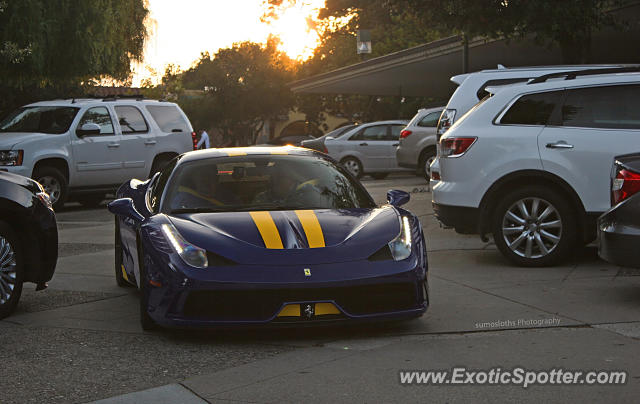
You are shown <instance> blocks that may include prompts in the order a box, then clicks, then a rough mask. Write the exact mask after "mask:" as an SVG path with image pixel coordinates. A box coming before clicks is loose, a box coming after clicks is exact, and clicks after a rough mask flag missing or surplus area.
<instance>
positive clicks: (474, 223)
mask: <svg viewBox="0 0 640 404" xmlns="http://www.w3.org/2000/svg"><path fill="white" fill-rule="evenodd" d="M432 205H433V213H434V214H435V216H436V219H438V221H439V222H440V223H442V224H443V225H444V226H446V227H453V228H454V229H455V230H456V232H458V233H462V234H476V233H478V221H479V217H480V209H478V208H468V207H464V206H452V205H442V204H438V203H435V202H432Z"/></svg>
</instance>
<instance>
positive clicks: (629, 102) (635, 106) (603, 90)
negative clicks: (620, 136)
mask: <svg viewBox="0 0 640 404" xmlns="http://www.w3.org/2000/svg"><path fill="white" fill-rule="evenodd" d="M639 91H640V85H621V86H606V87H591V88H579V89H573V90H567V91H566V92H567V98H566V99H565V102H564V104H563V106H562V125H563V126H573V127H587V128H610V129H640V114H639V113H638V111H640V95H639V94H640V93H639Z"/></svg>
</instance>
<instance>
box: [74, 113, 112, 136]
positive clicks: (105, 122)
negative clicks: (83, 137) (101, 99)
mask: <svg viewBox="0 0 640 404" xmlns="http://www.w3.org/2000/svg"><path fill="white" fill-rule="evenodd" d="M88 123H95V124H96V125H98V126H99V127H100V135H113V134H114V131H113V122H111V115H110V114H109V110H108V109H107V108H106V107H93V108H89V109H88V110H87V111H86V112H85V113H84V115H82V119H80V123H78V128H82V126H83V125H85V124H88Z"/></svg>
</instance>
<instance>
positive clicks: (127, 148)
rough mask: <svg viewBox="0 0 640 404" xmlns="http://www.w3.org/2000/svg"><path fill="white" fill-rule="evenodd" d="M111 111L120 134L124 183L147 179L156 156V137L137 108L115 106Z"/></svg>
mask: <svg viewBox="0 0 640 404" xmlns="http://www.w3.org/2000/svg"><path fill="white" fill-rule="evenodd" d="M113 109H114V110H115V113H116V116H117V118H118V125H119V126H120V131H121V133H122V140H121V144H122V148H123V164H124V171H125V176H126V177H127V178H125V181H126V180H127V179H131V178H139V179H144V178H147V176H148V175H149V172H150V170H151V164H152V162H153V158H154V157H155V155H156V136H155V135H154V134H153V132H152V131H151V130H150V128H149V124H148V123H147V121H146V119H145V118H144V116H143V115H142V112H141V111H140V109H139V108H138V107H135V106H133V105H115V106H114V107H113Z"/></svg>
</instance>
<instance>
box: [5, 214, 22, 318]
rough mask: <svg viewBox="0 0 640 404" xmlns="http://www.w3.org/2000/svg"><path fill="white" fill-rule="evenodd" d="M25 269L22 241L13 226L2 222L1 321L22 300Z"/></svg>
mask: <svg viewBox="0 0 640 404" xmlns="http://www.w3.org/2000/svg"><path fill="white" fill-rule="evenodd" d="M23 268H24V264H23V261H22V250H21V245H20V239H19V238H18V236H17V235H16V233H15V232H14V231H13V229H12V228H11V226H9V225H8V224H7V223H5V222H2V221H0V319H3V318H5V317H7V316H8V315H10V314H11V313H12V312H13V311H14V310H15V308H16V305H17V304H18V300H20V295H21V294H22V282H23V279H24V269H23Z"/></svg>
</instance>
